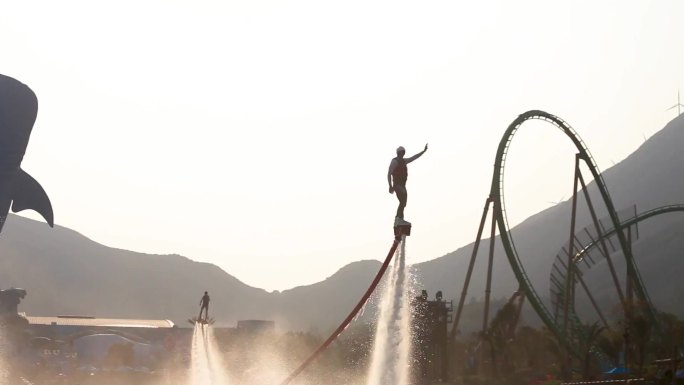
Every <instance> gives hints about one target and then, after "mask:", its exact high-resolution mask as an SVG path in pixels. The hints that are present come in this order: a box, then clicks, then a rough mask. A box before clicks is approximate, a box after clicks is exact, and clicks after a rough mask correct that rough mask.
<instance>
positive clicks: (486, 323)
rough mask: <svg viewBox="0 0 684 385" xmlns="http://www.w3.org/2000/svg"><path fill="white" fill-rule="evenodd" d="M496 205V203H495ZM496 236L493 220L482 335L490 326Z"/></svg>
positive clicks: (493, 221)
mask: <svg viewBox="0 0 684 385" xmlns="http://www.w3.org/2000/svg"><path fill="white" fill-rule="evenodd" d="M494 204H496V203H494ZM495 235H496V221H495V220H494V218H492V231H491V233H490V236H489V263H488V265H487V288H486V289H485V305H484V306H485V308H484V317H483V319H482V333H483V335H484V333H486V332H487V326H489V300H490V297H491V295H492V267H493V265H494V245H495V243H494V240H495V238H494V236H495Z"/></svg>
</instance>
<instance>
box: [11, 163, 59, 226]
mask: <svg viewBox="0 0 684 385" xmlns="http://www.w3.org/2000/svg"><path fill="white" fill-rule="evenodd" d="M12 200H13V202H12V212H14V213H18V212H19V211H23V210H34V211H36V212H37V213H38V214H40V215H41V216H42V217H43V218H44V219H45V221H46V222H47V223H48V224H49V225H50V227H53V226H54V225H55V223H54V215H53V213H52V204H51V203H50V198H48V196H47V194H46V193H45V190H43V187H42V186H41V185H40V183H38V181H36V180H35V179H33V177H31V175H29V174H27V173H26V171H24V170H22V169H19V172H18V173H17V176H16V178H15V180H14V191H13V192H12Z"/></svg>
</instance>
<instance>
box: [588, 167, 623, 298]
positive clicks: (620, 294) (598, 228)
mask: <svg viewBox="0 0 684 385" xmlns="http://www.w3.org/2000/svg"><path fill="white" fill-rule="evenodd" d="M579 180H580V184H581V185H582V191H584V198H585V199H586V200H587V206H589V213H590V214H591V220H592V221H593V222H594V227H596V232H597V234H598V238H599V239H600V240H601V246H602V248H603V253H604V257H605V258H606V262H608V269H609V270H610V276H611V277H612V278H613V284H614V285H615V289H616V290H617V292H618V297H619V298H620V303H621V304H622V307H623V309H624V307H625V295H624V293H623V292H622V286H620V280H619V279H618V276H617V273H616V272H615V266H614V265H613V260H612V259H611V258H610V253H609V252H608V247H607V246H606V243H605V242H604V241H603V238H604V237H603V236H602V234H601V232H602V231H603V230H602V228H601V226H600V223H599V221H598V217H597V216H596V210H594V205H593V204H592V203H591V197H589V190H588V189H587V185H586V183H584V177H582V173H581V172H580V174H579Z"/></svg>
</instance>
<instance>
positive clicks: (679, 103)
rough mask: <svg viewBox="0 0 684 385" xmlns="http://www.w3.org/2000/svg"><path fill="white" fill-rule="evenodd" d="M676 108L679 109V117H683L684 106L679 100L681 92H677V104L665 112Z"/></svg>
mask: <svg viewBox="0 0 684 385" xmlns="http://www.w3.org/2000/svg"><path fill="white" fill-rule="evenodd" d="M675 107H677V116H679V115H681V114H682V107H684V104H682V103H681V101H680V100H679V90H677V104H675V105H674V106H672V107H670V108H668V109H667V110H665V111H670V110H671V109H674V108H675Z"/></svg>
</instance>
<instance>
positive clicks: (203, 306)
mask: <svg viewBox="0 0 684 385" xmlns="http://www.w3.org/2000/svg"><path fill="white" fill-rule="evenodd" d="M202 311H204V318H202ZM208 319H209V293H207V292H206V291H205V292H204V295H203V296H202V299H201V300H200V313H199V317H198V318H197V322H202V323H206V322H207V320H208Z"/></svg>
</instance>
